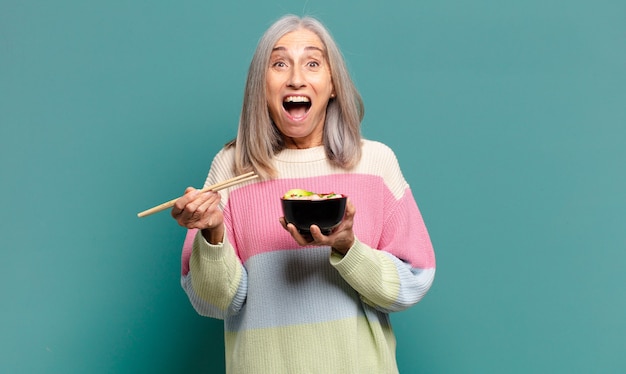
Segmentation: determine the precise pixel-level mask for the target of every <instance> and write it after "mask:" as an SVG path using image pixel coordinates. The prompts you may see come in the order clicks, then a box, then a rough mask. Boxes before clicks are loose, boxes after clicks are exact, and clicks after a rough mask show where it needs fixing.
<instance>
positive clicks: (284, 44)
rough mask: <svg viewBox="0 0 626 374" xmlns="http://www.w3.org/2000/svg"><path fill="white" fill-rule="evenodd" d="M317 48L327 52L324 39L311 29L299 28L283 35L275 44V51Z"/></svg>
mask: <svg viewBox="0 0 626 374" xmlns="http://www.w3.org/2000/svg"><path fill="white" fill-rule="evenodd" d="M306 49H313V50H315V49H317V50H320V51H321V52H323V53H325V51H326V48H325V47H324V43H322V40H321V39H320V38H319V37H318V36H317V34H316V33H314V32H313V31H311V30H307V29H298V30H295V31H292V32H289V33H287V34H285V35H283V36H282V37H281V38H280V39H278V41H277V42H276V44H275V45H274V49H273V50H274V51H277V50H278V51H280V50H306Z"/></svg>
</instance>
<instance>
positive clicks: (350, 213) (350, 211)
mask: <svg viewBox="0 0 626 374" xmlns="http://www.w3.org/2000/svg"><path fill="white" fill-rule="evenodd" d="M355 213H356V208H355V206H354V204H352V201H351V200H350V199H348V201H346V212H345V214H344V216H345V217H354V214H355Z"/></svg>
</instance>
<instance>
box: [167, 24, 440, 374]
mask: <svg viewBox="0 0 626 374" xmlns="http://www.w3.org/2000/svg"><path fill="white" fill-rule="evenodd" d="M362 118H363V106H362V101H361V97H360V95H359V93H358V92H357V90H356V88H355V86H354V84H353V83H352V81H351V79H350V76H349V74H348V72H347V69H346V66H345V63H344V61H343V58H342V56H341V53H340V52H339V50H338V48H337V46H336V44H335V42H334V41H333V39H332V38H331V36H330V35H329V33H328V32H327V31H326V29H325V28H324V27H323V26H322V25H321V24H320V23H319V22H318V21H316V20H315V19H311V18H303V19H300V18H298V17H295V16H286V17H283V18H282V19H280V20H279V21H277V22H276V23H275V24H274V25H272V26H271V27H270V28H269V29H268V30H267V31H266V32H265V34H264V35H263V37H262V38H261V40H260V42H259V44H258V46H257V49H256V52H255V54H254V57H253V59H252V62H251V64H250V69H249V73H248V79H247V83H246V88H245V93H244V102H243V108H242V113H241V117H240V122H239V130H238V134H237V138H236V140H235V141H233V142H231V143H230V144H228V145H227V146H226V147H224V148H223V149H222V150H221V151H220V152H219V153H218V154H217V155H216V156H215V158H214V160H213V162H212V165H211V169H210V171H209V175H208V177H207V180H206V185H211V184H214V183H216V182H219V181H222V180H225V179H228V178H232V177H233V176H235V175H238V174H241V173H243V172H246V171H250V170H254V171H255V172H256V173H257V174H258V175H260V176H261V179H260V180H258V181H256V182H254V183H253V182H249V183H247V184H244V185H239V186H235V187H232V188H230V189H227V190H223V191H221V192H220V193H217V192H206V193H199V192H198V190H195V189H193V188H188V189H187V190H186V193H185V195H184V196H183V197H182V198H180V199H179V200H178V201H177V203H176V205H175V206H174V208H173V209H172V216H173V217H174V218H175V219H176V220H177V221H178V223H179V224H180V225H182V226H184V227H186V228H188V229H189V231H188V234H187V238H186V240H185V243H184V246H183V255H182V278H181V283H182V286H183V288H184V289H185V291H186V292H187V294H188V296H189V299H190V300H191V302H192V304H193V306H194V307H195V309H196V310H197V312H198V313H200V314H202V315H205V316H209V317H213V318H220V319H224V327H225V345H226V369H227V372H229V373H272V374H276V373H342V374H343V373H395V372H397V370H398V369H397V365H396V358H395V338H394V334H393V331H392V329H391V326H390V324H389V315H388V313H390V312H394V311H400V310H404V309H406V308H408V307H410V306H412V305H414V304H415V303H417V302H418V301H419V300H421V298H422V297H423V296H424V295H425V294H426V292H427V291H428V289H429V288H430V285H431V283H432V281H433V278H434V274H435V259H434V253H433V249H432V246H431V242H430V239H429V236H428V233H427V230H426V227H425V226H424V223H423V220H422V217H421V215H420V212H419V210H418V207H417V205H416V203H415V200H414V198H413V196H412V194H411V190H410V188H409V186H408V184H407V182H406V181H405V180H404V178H403V176H402V173H401V171H400V168H399V166H398V162H397V160H396V158H395V155H394V154H393V152H392V151H391V150H390V149H389V148H388V147H386V146H385V145H383V144H381V143H378V142H374V141H369V140H365V139H361V135H360V122H361V120H362ZM292 188H302V189H306V190H310V191H317V192H331V191H334V192H338V193H342V194H346V195H348V196H349V201H348V204H347V207H346V213H345V216H344V219H343V221H342V223H341V224H340V225H339V226H338V227H337V228H336V229H334V231H333V232H331V233H330V234H329V235H323V234H322V233H321V231H320V229H319V227H317V226H315V225H313V226H311V236H309V237H303V236H302V235H300V234H299V233H298V231H297V230H296V228H295V227H294V226H293V225H292V224H286V222H285V220H284V218H282V217H281V218H278V217H280V216H281V214H282V212H281V205H280V197H281V196H282V195H283V194H284V193H285V192H286V191H288V190H290V189H292ZM356 207H358V211H357V209H356ZM277 221H278V222H277Z"/></svg>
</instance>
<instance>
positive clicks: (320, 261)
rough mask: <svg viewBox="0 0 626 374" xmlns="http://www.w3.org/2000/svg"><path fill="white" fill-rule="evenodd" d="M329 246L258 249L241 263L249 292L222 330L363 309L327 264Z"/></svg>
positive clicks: (296, 321)
mask: <svg viewBox="0 0 626 374" xmlns="http://www.w3.org/2000/svg"><path fill="white" fill-rule="evenodd" d="M329 252H330V248H328V247H317V248H312V247H309V248H301V249H297V250H282V251H274V252H266V253H262V254H258V255H256V256H253V257H251V258H249V259H248V261H247V262H246V264H245V267H246V269H247V275H248V296H247V298H246V302H245V304H244V306H243V308H242V309H241V311H240V313H239V314H237V315H235V316H233V317H230V318H228V319H227V320H226V326H225V329H226V331H242V330H248V329H258V328H268V327H279V326H287V325H298V324H306V323H316V322H327V321H335V320H340V319H345V318H354V317H356V316H359V315H363V310H362V306H361V301H360V298H359V295H358V294H357V293H356V291H354V290H353V289H352V288H351V287H350V286H349V285H348V284H347V283H346V282H345V281H344V280H343V278H341V276H340V275H339V273H338V272H337V270H335V268H333V267H332V266H331V265H330V262H329Z"/></svg>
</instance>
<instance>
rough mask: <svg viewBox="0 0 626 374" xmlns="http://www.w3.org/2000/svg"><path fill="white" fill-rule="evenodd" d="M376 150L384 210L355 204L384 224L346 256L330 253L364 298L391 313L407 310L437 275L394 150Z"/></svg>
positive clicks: (429, 244) (384, 148)
mask: <svg viewBox="0 0 626 374" xmlns="http://www.w3.org/2000/svg"><path fill="white" fill-rule="evenodd" d="M376 155H377V157H376V163H375V165H376V166H375V167H376V168H377V169H376V170H377V171H376V172H375V173H376V174H377V175H380V176H381V177H382V180H383V181H384V186H385V187H384V188H382V192H381V195H380V196H378V197H377V198H380V199H383V200H384V207H385V208H384V212H379V211H371V209H369V211H368V209H365V210H359V207H357V214H359V213H360V214H376V215H380V216H381V218H382V219H380V220H372V221H371V222H377V221H378V222H380V224H381V225H382V226H381V227H379V228H376V229H377V230H378V229H379V230H380V238H379V240H378V241H377V242H376V243H364V242H361V241H360V240H358V237H357V240H356V241H355V244H354V245H353V247H352V248H351V249H350V250H349V251H348V253H347V254H346V255H345V256H341V255H339V254H337V253H333V254H332V255H331V258H330V262H331V264H332V265H333V266H334V267H335V268H336V269H337V270H338V271H339V273H340V274H341V275H342V277H343V278H344V279H345V280H346V282H348V283H349V284H350V285H351V286H352V288H354V289H355V290H356V291H357V292H358V293H359V294H360V296H361V298H362V300H363V301H364V302H365V303H367V304H368V305H370V306H372V307H374V308H376V309H378V310H380V311H382V312H385V313H389V312H395V311H401V310H404V309H407V308H408V307H410V306H412V305H414V304H416V303H417V302H419V301H420V300H421V299H422V298H423V297H424V296H425V295H426V293H427V292H428V290H429V289H430V287H431V285H432V282H433V280H434V276H435V255H434V251H433V247H432V243H431V241H430V236H429V234H428V231H427V229H426V226H425V224H424V221H423V218H422V215H421V213H420V211H419V208H418V207H417V203H416V202H415V199H414V197H413V194H412V192H411V189H410V188H409V186H408V184H407V182H406V180H405V179H404V177H403V176H402V173H401V171H400V167H399V165H398V162H397V159H396V158H395V155H394V154H393V152H392V151H391V150H390V149H389V148H387V147H383V148H382V151H380V152H377V153H376ZM359 229H361V230H363V228H359ZM369 229H374V228H369Z"/></svg>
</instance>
